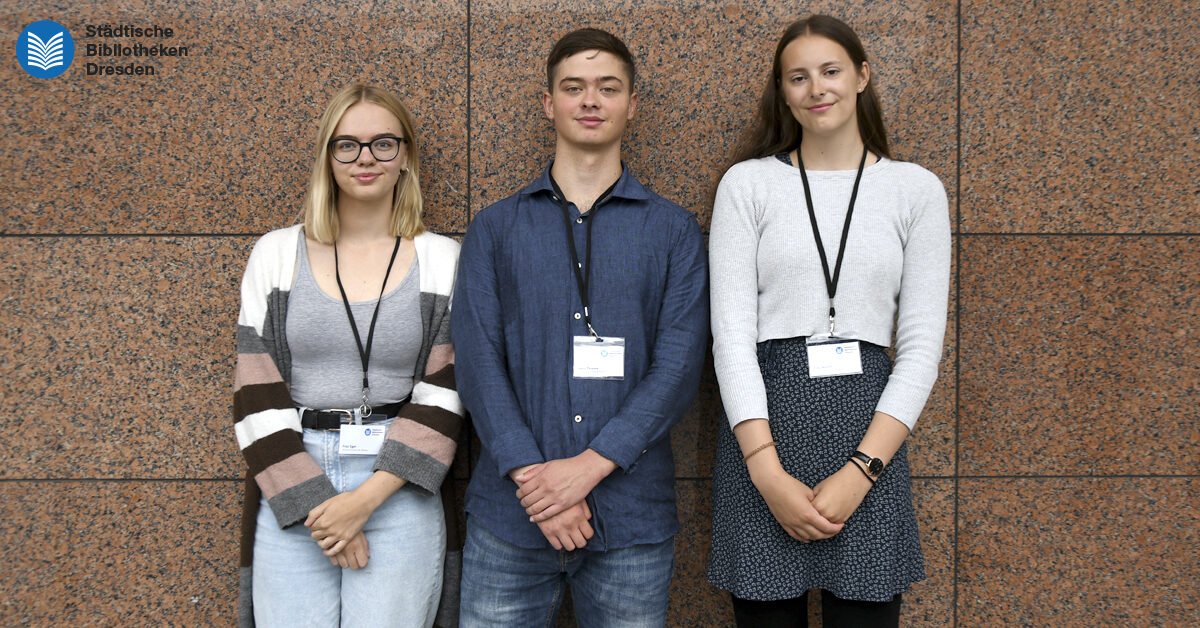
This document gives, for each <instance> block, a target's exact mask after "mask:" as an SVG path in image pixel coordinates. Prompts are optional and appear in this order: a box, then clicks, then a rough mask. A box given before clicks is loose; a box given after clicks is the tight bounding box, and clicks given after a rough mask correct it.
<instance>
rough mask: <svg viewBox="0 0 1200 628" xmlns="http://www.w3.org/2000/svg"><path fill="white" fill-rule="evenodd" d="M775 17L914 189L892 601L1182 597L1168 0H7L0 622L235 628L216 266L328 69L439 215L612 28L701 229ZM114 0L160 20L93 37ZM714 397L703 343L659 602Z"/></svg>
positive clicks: (1018, 620) (1178, 52) (698, 525)
mask: <svg viewBox="0 0 1200 628" xmlns="http://www.w3.org/2000/svg"><path fill="white" fill-rule="evenodd" d="M808 12H827V13H831V14H834V15H837V16H840V17H842V18H843V19H846V20H847V21H848V22H850V23H851V24H852V25H854V26H855V27H856V28H857V30H858V31H859V33H860V34H861V36H862V38H863V40H864V42H865V43H866V46H867V49H868V53H869V54H870V56H871V59H872V61H873V64H874V65H873V79H874V80H875V81H876V82H877V86H878V89H879V90H880V93H881V95H882V98H883V102H884V105H885V111H886V113H887V118H888V123H889V126H890V130H891V136H892V140H893V142H894V144H893V146H894V149H895V152H896V153H897V154H898V156H899V157H900V158H902V159H906V160H910V161H915V162H918V163H920V164H922V165H924V166H926V167H928V168H930V169H931V170H933V171H934V172H935V173H936V174H938V175H939V176H940V177H941V179H942V181H943V182H944V183H945V185H946V189H947V191H948V193H949V196H950V207H951V212H952V225H953V229H954V251H955V264H954V269H953V283H952V292H951V298H950V302H949V303H948V305H947V317H948V321H949V327H948V332H947V337H946V350H945V357H944V361H943V363H942V371H941V378H940V379H939V381H938V384H937V387H936V388H935V390H934V393H933V396H932V398H931V399H930V401H929V404H928V406H927V407H926V410H925V413H924V415H923V416H922V418H921V420H920V422H919V423H918V425H917V428H916V431H915V433H914V435H913V437H912V438H911V440H910V447H911V449H910V452H911V453H910V456H911V459H912V463H913V471H914V478H913V485H914V492H915V495H916V499H917V507H918V516H919V522H920V525H921V528H922V533H923V544H924V550H925V555H926V560H927V569H928V575H929V578H928V580H926V581H925V582H923V583H920V584H918V585H916V586H915V587H914V588H913V589H912V591H911V592H910V593H909V594H908V595H907V597H906V604H905V607H904V615H903V617H904V622H903V623H904V624H905V625H908V626H943V625H955V626H985V625H987V626H1009V625H1026V626H1051V625H1053V626H1066V625H1089V626H1096V625H1140V626H1150V625H1154V626H1159V625H1161V626H1168V625H1171V626H1178V625H1192V624H1195V623H1197V622H1200V594H1198V592H1197V591H1198V589H1197V587H1196V584H1195V583H1196V582H1197V581H1198V580H1200V551H1198V550H1197V548H1198V547H1200V539H1198V534H1197V527H1198V521H1200V501H1198V500H1197V497H1196V496H1197V494H1198V493H1200V476H1198V475H1197V472H1196V469H1197V467H1198V466H1200V420H1198V419H1200V411H1198V410H1197V406H1198V405H1200V366H1198V364H1200V360H1198V358H1200V352H1198V351H1197V349H1196V346H1197V341H1198V340H1200V252H1198V251H1200V248H1197V244H1198V243H1200V211H1198V210H1200V184H1197V180H1198V179H1200V165H1197V164H1200V161H1198V160H1197V159H1196V149H1197V148H1198V147H1200V108H1198V107H1197V106H1196V102H1197V100H1198V99H1200V83H1198V82H1197V81H1196V77H1195V67H1194V63H1195V62H1194V60H1195V59H1196V58H1197V57H1200V34H1198V33H1200V11H1197V10H1196V7H1195V4H1194V2H1191V1H1190V0H1160V1H1158V2H1153V3H1146V2H1132V1H1129V0H1090V1H1086V2H1085V1H1083V0H1051V1H1039V0H1010V1H1008V2H991V3H989V2H977V1H972V0H960V1H959V2H933V1H929V2H923V1H920V0H888V1H870V0H848V1H846V2H837V3H835V2H825V1H819V2H813V3H809V4H804V3H795V2H781V1H777V0H736V1H734V0H730V1H727V2H714V1H711V0H667V1H663V2H641V1H636V2H635V1H631V0H626V1H616V0H595V1H593V2H587V3H583V2H567V1H559V2H555V1H532V0H437V1H433V0H406V1H404V2H364V1H360V0H352V1H350V2H344V3H336V4H329V3H324V2H315V1H312V0H282V1H279V2H237V3H227V2H216V1H213V0H187V1H185V2H167V1H164V0H150V1H145V2H128V1H123V0H122V1H116V2H101V1H97V0H82V1H79V2H70V3H67V2H61V1H59V2H51V1H45V0H27V1H23V2H19V3H18V2H14V1H12V0H6V1H5V2H3V3H0V30H2V32H3V33H4V40H5V41H6V42H8V43H7V44H5V48H4V50H3V51H2V52H0V54H2V55H3V62H2V63H0V129H2V131H3V138H2V139H0V208H2V209H0V304H2V307H3V309H2V314H0V352H2V353H0V356H2V358H0V413H2V415H3V416H4V417H5V418H4V419H3V429H0V462H2V464H0V538H3V539H5V540H6V547H7V549H6V551H5V563H6V564H5V566H4V568H3V569H2V570H0V625H6V626H14V625H35V626H48V625H81V624H93V625H160V624H167V623H172V624H179V625H229V624H231V623H233V622H234V619H235V615H234V606H235V603H234V602H235V589H236V581H237V575H236V561H237V547H236V538H237V532H236V529H237V521H238V517H239V514H240V480H239V478H240V476H241V475H242V472H243V463H242V461H241V459H240V457H239V455H238V453H237V450H236V446H235V443H234V439H233V435H232V429H231V411H230V389H231V384H232V369H233V355H234V324H235V320H236V310H237V285H238V281H239V279H240V276H241V272H242V269H243V267H244V264H245V259H246V256H247V254H248V252H249V249H250V246H251V245H252V244H253V242H254V240H255V237H256V236H257V235H258V234H261V233H262V232H265V231H267V230H270V229H272V228H276V227H280V226H284V225H287V224H290V223H292V222H293V221H294V220H295V218H296V213H297V210H298V208H299V204H300V199H301V196H302V194H303V190H304V185H305V178H306V173H307V170H308V168H309V166H310V163H311V162H310V159H311V157H310V155H311V144H312V142H313V137H314V134H315V130H316V118H317V116H318V115H319V113H320V111H321V108H322V107H323V106H324V104H325V102H326V101H327V100H328V98H329V97H330V96H331V95H332V94H333V93H334V92H336V91H337V90H338V89H339V88H340V87H342V86H343V85H345V84H347V83H349V82H352V81H356V80H366V81H370V82H374V83H378V84H381V85H384V86H386V87H388V88H390V89H392V90H394V91H396V92H397V93H398V94H400V95H401V97H402V98H403V100H405V101H406V102H407V103H408V104H409V105H410V106H411V108H412V110H413V111H414V113H415V115H416V117H417V119H418V121H419V127H420V131H419V132H420V135H421V141H422V144H423V151H424V155H423V159H422V167H423V169H424V173H423V174H424V179H425V192H426V196H427V207H428V215H427V220H428V223H429V225H430V226H431V228H432V229H433V230H435V231H438V232H442V233H446V234H449V235H454V236H461V235H462V234H463V233H464V231H465V229H466V227H467V225H468V224H469V222H470V219H471V216H472V215H474V213H475V212H477V211H479V210H480V209H482V208H483V207H485V206H486V205H488V204H489V203H492V202H494V201H496V200H498V199H500V198H503V197H504V196H506V195H508V194H510V193H511V192H512V191H514V190H516V189H517V188H518V187H520V186H521V185H523V184H524V183H525V182H526V181H527V180H529V179H530V178H531V177H532V176H533V175H534V173H535V172H537V171H538V169H539V168H541V167H542V166H543V164H544V163H545V161H546V158H547V156H548V155H549V154H550V152H551V150H552V133H551V128H550V126H549V123H548V122H547V121H545V120H544V119H543V117H542V115H541V108H540V105H539V100H538V98H539V94H540V93H541V91H542V89H543V84H544V80H545V79H544V67H543V63H544V58H545V55H546V53H547V52H548V50H549V48H550V45H551V43H552V42H553V41H554V39H555V38H557V37H558V36H560V35H562V34H563V33H565V32H567V31H568V30H571V29H572V28H574V27H576V26H581V25H594V26H599V27H602V28H606V29H609V30H612V31H613V32H615V33H617V34H618V35H620V36H621V37H623V38H624V39H625V40H626V41H627V42H628V43H629V44H630V47H631V48H632V50H633V52H634V54H635V55H636V57H637V59H638V62H639V92H640V96H639V110H638V113H637V118H636V120H635V121H634V124H633V127H632V129H631V130H630V132H629V133H628V136H627V150H626V157H627V159H628V160H629V162H630V164H631V165H632V167H633V169H634V170H635V171H636V173H637V174H638V176H639V177H640V178H641V179H642V181H643V182H645V183H646V184H647V185H649V186H650V187H651V188H652V189H654V190H656V191H657V192H659V193H660V194H662V195H663V196H666V197H667V198H670V199H673V200H675V201H677V202H679V203H680V204H682V205H683V206H685V207H686V208H688V209H690V210H691V211H693V212H695V213H696V214H697V215H698V216H699V218H700V222H701V224H702V225H703V226H704V227H705V229H707V224H708V218H709V216H710V213H711V206H710V196H709V195H710V191H711V189H712V186H713V184H714V183H715V181H716V180H717V178H718V177H719V176H720V174H721V164H722V163H723V162H724V160H725V158H726V156H727V152H728V150H729V148H730V146H731V144H732V142H733V141H734V139H735V137H736V136H737V134H738V132H739V131H740V130H741V129H742V127H743V126H744V125H745V124H746V122H747V120H748V119H749V117H750V115H751V113H752V110H753V107H754V104H755V102H756V99H757V97H758V93H759V90H760V88H761V84H762V82H763V81H764V80H765V77H766V72H767V69H768V67H769V62H770V54H771V51H772V48H773V45H774V40H775V38H776V37H777V36H778V34H779V32H780V31H781V30H782V28H783V26H784V25H785V24H786V23H787V22H788V21H790V20H792V19H794V18H796V17H800V16H802V15H803V14H806V13H808ZM45 19H49V20H55V21H57V22H59V23H61V24H63V25H64V26H66V27H67V28H68V29H69V30H70V32H71V34H72V35H73V37H74V41H75V45H76V52H75V55H74V60H73V63H72V65H71V67H70V68H69V69H68V71H67V72H66V73H64V74H63V75H61V76H59V77H56V78H51V79H39V78H34V77H32V76H30V75H29V74H27V73H26V72H25V71H24V70H22V69H21V67H20V66H19V65H18V64H17V63H16V61H15V58H14V47H15V46H17V39H18V35H19V34H20V32H21V31H22V29H24V28H25V27H26V26H28V25H29V24H30V23H32V22H35V21H38V20H45ZM126 25H135V26H137V27H151V26H157V27H159V29H158V30H155V31H151V36H145V34H143V36H141V37H136V36H135V37H106V36H104V33H109V34H114V33H121V32H122V29H121V28H120V27H122V26H126ZM105 26H107V27H108V28H107V29H105V28H102V27H105ZM89 27H90V28H89ZM165 28H170V29H171V36H170V37H167V36H165V35H164V32H165V31H164V30H163V29H165ZM89 33H90V34H89ZM89 44H90V45H94V46H97V48H93V49H92V50H93V51H94V52H95V51H100V50H103V48H102V47H100V45H101V44H106V45H110V46H113V45H116V46H123V47H127V48H134V47H135V44H138V45H141V46H143V47H145V48H150V47H153V46H155V45H159V46H167V47H174V48H176V49H178V48H186V51H185V53H184V54H178V52H179V51H178V50H176V53H177V54H176V55H174V56H170V55H167V56H163V55H157V56H147V55H141V56H134V55H129V56H114V55H101V54H93V55H91V56H89V55H88V50H89V49H88V47H87V46H88V45H89ZM130 52H133V51H132V50H131V51H130ZM89 64H90V65H89ZM106 68H112V69H111V70H109V69H106ZM116 68H130V69H132V70H134V71H139V70H137V68H142V69H141V70H140V71H141V72H143V74H140V75H138V74H133V75H130V74H116V73H115V72H118V71H119V70H117V69H116ZM146 68H149V70H147V69H146ZM151 71H152V72H153V74H150V73H149V72H151ZM106 72H113V73H112V74H106ZM719 403H720V401H719V395H718V392H717V389H716V382H715V377H714V376H713V374H712V371H711V366H710V368H709V369H708V370H707V372H706V375H705V378H704V380H703V383H702V387H701V390H700V393H699V396H698V397H697V400H696V402H695V403H694V404H693V406H692V408H691V410H690V411H689V413H688V415H687V416H686V418H685V419H684V420H683V422H682V423H681V424H680V425H679V426H678V427H677V428H676V429H675V430H674V432H673V434H672V437H673V440H674V447H675V453H676V458H677V482H676V488H677V493H678V497H679V504H680V510H681V518H682V521H683V526H684V527H683V532H682V533H681V534H680V535H679V537H678V539H677V545H676V547H677V557H678V561H677V562H678V565H677V569H676V576H675V581H674V582H673V585H672V606H671V620H670V623H671V625H673V626H727V625H731V623H732V620H731V616H730V613H729V611H728V607H727V602H726V600H725V598H724V596H723V594H722V593H721V592H719V591H717V590H716V589H714V588H713V587H711V586H710V585H708V584H707V583H706V581H705V579H704V567H705V560H706V557H707V554H708V549H709V538H708V537H709V527H710V526H709V513H710V491H711V476H712V459H713V449H714V443H715V433H716V431H715V425H716V424H715V421H716V415H717V412H718V406H719ZM477 447H478V444H477V443H473V444H472V445H471V446H470V447H467V448H465V450H464V451H463V452H462V455H461V456H460V463H459V464H458V465H457V467H456V471H455V473H456V478H457V482H458V483H459V485H460V487H461V486H463V485H465V481H466V477H467V471H466V464H465V462H464V461H465V460H466V459H468V458H469V456H470V455H471V453H472V451H474V450H477ZM561 623H562V625H573V622H572V621H571V620H568V619H564V620H563V621H562V622H561Z"/></svg>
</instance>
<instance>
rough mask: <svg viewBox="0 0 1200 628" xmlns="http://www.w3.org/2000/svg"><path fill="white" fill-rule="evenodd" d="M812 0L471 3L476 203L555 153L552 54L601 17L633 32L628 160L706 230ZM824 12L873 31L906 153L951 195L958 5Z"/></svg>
mask: <svg viewBox="0 0 1200 628" xmlns="http://www.w3.org/2000/svg"><path fill="white" fill-rule="evenodd" d="M819 8H820V7H811V9H814V10H816V9H819ZM807 10H808V8H806V7H798V6H797V5H796V4H795V3H788V2H779V1H775V0H770V1H767V0H762V1H754V2H739V3H733V4H730V3H718V2H711V1H691V2H685V3H676V4H663V3H652V4H649V5H630V4H629V3H626V2H617V1H612V0H606V1H603V2H596V3H590V4H589V5H588V6H587V7H581V6H579V5H577V4H573V3H568V2H554V1H550V2H544V3H529V2H516V1H512V0H485V1H483V2H473V3H472V5H471V16H472V17H471V103H472V107H471V177H472V179H471V181H472V194H471V211H472V213H474V212H476V211H478V210H480V209H482V208H483V207H486V206H487V205H489V204H491V203H494V202H496V201H498V200H500V199H502V198H504V197H506V196H508V195H510V194H512V193H514V192H516V191H517V190H519V189H520V188H522V187H524V186H525V185H526V184H527V183H528V182H529V181H530V180H531V179H532V178H533V177H534V176H536V175H537V174H538V173H539V172H540V171H541V169H542V168H544V167H545V164H546V163H547V161H548V159H549V157H550V156H551V154H552V153H553V150H554V146H553V142H554V136H553V130H552V127H551V126H550V123H549V122H548V121H547V120H546V119H545V116H544V114H543V111H542V106H541V101H540V95H541V94H542V92H543V91H545V85H546V78H545V60H546V56H547V54H548V53H549V52H550V49H551V47H552V45H553V43H554V41H555V40H556V39H557V38H558V37H560V36H562V35H564V34H566V33H567V32H569V31H571V30H573V29H574V28H576V27H580V26H594V27H598V28H604V29H607V30H610V31H611V32H613V33H614V34H616V35H617V36H619V37H621V38H622V39H623V40H625V41H626V43H627V44H628V45H629V47H630V50H631V52H632V53H633V55H634V57H635V59H636V61H637V63H638V68H637V72H638V75H637V79H636V81H637V85H636V87H637V91H638V104H637V109H636V111H635V119H634V121H633V122H632V124H631V126H630V130H629V131H627V134H626V146H625V148H626V150H625V158H626V159H627V160H628V162H629V164H630V167H631V168H632V170H633V172H634V173H635V174H636V175H637V176H638V177H639V179H640V180H641V181H642V183H644V184H646V185H647V186H648V187H650V188H651V189H652V190H654V191H656V192H658V193H659V194H661V195H662V196H664V197H666V198H667V199H670V200H673V201H675V202H677V203H679V204H680V205H682V206H684V207H685V208H687V209H689V210H691V211H693V212H697V213H698V214H699V215H700V222H701V225H702V226H703V227H704V228H705V229H707V225H708V215H709V213H710V206H711V194H712V192H713V191H714V186H715V184H716V182H717V180H718V179H719V177H720V174H721V173H722V172H723V171H724V166H725V162H726V160H727V159H728V157H729V151H730V150H731V149H732V146H733V144H734V143H735V142H736V141H737V138H738V137H739V136H740V134H741V132H742V129H743V127H744V126H745V125H746V123H747V122H748V121H749V120H750V118H751V116H752V115H753V112H754V110H755V107H756V106H757V102H758V98H759V94H760V91H761V89H762V85H763V82H764V80H765V79H766V76H767V73H768V72H769V69H770V63H771V57H772V55H773V51H774V46H775V41H776V40H777V38H778V37H779V34H780V33H782V32H783V29H784V27H785V26H786V25H787V24H788V23H789V22H791V21H792V20H795V19H797V18H800V17H803V15H804V14H805V13H806V11H807ZM827 10H830V11H834V12H835V13H836V14H837V15H839V16H840V17H842V18H844V19H846V20H847V21H848V22H850V23H851V24H852V25H854V26H855V27H856V28H857V29H858V31H859V33H860V35H861V36H862V38H863V39H864V42H865V45H866V47H867V50H868V56H869V57H870V59H871V61H872V62H873V63H874V64H875V65H874V70H875V71H874V80H876V82H877V85H878V87H879V90H880V95H881V98H882V100H883V106H884V109H885V112H886V113H887V114H888V120H889V126H890V128H891V129H892V132H893V139H894V145H895V146H894V147H895V152H896V153H897V155H898V156H899V157H900V158H902V159H906V160H911V161H916V162H918V163H921V164H923V165H925V166H927V167H929V168H931V169H932V170H933V171H934V172H936V173H937V174H939V175H940V176H941V177H942V179H943V181H944V182H945V183H946V184H947V187H948V189H949V190H950V192H951V193H953V192H954V190H955V183H954V178H953V177H954V173H955V168H954V161H955V159H956V158H957V153H956V151H957V149H956V141H955V125H954V116H955V112H956V99H955V80H954V62H955V49H954V46H955V39H954V34H955V28H954V24H955V17H956V16H955V12H954V7H953V5H951V4H946V3H926V2H911V3H909V2H906V3H903V4H901V3H886V4H880V3H871V2H865V1H862V0H859V1H856V2H851V3H848V4H839V5H838V6H837V7H836V9H835V8H834V7H830V8H828V9H827ZM914 68H915V69H916V72H915V73H914ZM952 203H953V200H952ZM952 207H953V204H952Z"/></svg>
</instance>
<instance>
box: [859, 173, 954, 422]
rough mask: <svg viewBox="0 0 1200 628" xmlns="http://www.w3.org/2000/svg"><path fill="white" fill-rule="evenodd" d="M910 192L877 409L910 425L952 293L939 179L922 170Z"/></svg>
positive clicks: (932, 371) (928, 386) (929, 376)
mask: <svg viewBox="0 0 1200 628" xmlns="http://www.w3.org/2000/svg"><path fill="white" fill-rule="evenodd" d="M922 174H923V175H924V177H922V178H919V179H918V178H917V177H914V179H917V180H920V181H922V183H923V185H920V186H919V187H916V186H914V187H915V189H914V190H913V192H912V200H911V201H910V202H911V203H912V204H913V211H912V214H911V218H910V220H909V225H908V230H907V237H906V239H905V241H904V263H903V270H902V274H901V279H900V294H899V298H898V301H899V302H898V310H897V315H896V361H895V364H894V365H893V367H892V374H891V375H890V376H889V377H888V383H887V386H886V387H884V389H883V395H882V396H881V397H880V399H879V402H878V404H876V406H875V409H876V410H877V411H879V412H883V413H885V414H888V415H890V416H893V417H895V418H896V419H898V420H899V421H900V422H901V423H903V424H904V425H906V426H907V427H908V429H910V430H911V429H912V428H913V426H914V425H915V424H916V422H917V417H919V416H920V414H921V409H922V408H924V407H925V402H926V401H927V400H928V398H929V393H930V391H931V390H932V389H933V383H934V382H935V381H936V380H937V376H938V363H939V362H941V359H942V348H943V346H944V342H945V336H946V303H947V300H948V299H949V294H950V211H949V205H948V203H947V200H946V191H945V189H944V188H943V187H942V184H941V181H939V180H938V179H937V177H936V176H935V175H934V174H933V173H931V172H928V171H925V170H924V169H922Z"/></svg>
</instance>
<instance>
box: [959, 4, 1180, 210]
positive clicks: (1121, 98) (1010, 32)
mask: <svg viewBox="0 0 1200 628" xmlns="http://www.w3.org/2000/svg"><path fill="white" fill-rule="evenodd" d="M1198 30H1200V11H1197V10H1196V4H1195V2H1194V1H1193V0H1165V1H1163V2H1153V3H1145V2H1127V1H1125V0H1100V1H1093V0H1057V1H1055V2H1042V1H1039V0H1015V1H1014V2H1003V3H995V2H963V3H962V67H961V72H962V117H961V124H962V146H963V148H962V152H963V155H962V164H961V166H962V218H963V224H962V228H963V230H964V231H968V232H1037V233H1062V232H1103V233H1112V232H1118V233H1125V232H1151V233H1172V232H1193V233H1194V232H1196V231H1197V228H1200V212H1197V211H1196V207H1197V204H1196V186H1195V180H1196V179H1197V177H1200V163H1198V162H1197V161H1196V159H1195V155H1194V153H1195V148H1196V141H1197V131H1196V129H1197V125H1198V124H1200V108H1197V107H1196V106H1195V101H1196V98H1197V96H1200V86H1198V85H1197V83H1196V81H1195V68H1194V65H1195V59H1196V57H1197V56H1200V38H1197V37H1196V32H1197V31H1198Z"/></svg>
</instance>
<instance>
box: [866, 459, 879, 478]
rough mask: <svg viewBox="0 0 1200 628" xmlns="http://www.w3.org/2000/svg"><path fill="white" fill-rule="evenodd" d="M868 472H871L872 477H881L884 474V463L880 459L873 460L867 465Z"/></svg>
mask: <svg viewBox="0 0 1200 628" xmlns="http://www.w3.org/2000/svg"><path fill="white" fill-rule="evenodd" d="M867 471H869V472H870V473H871V475H879V474H880V473H883V461H882V460H880V459H879V458H871V461H870V462H868V463H867Z"/></svg>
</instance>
